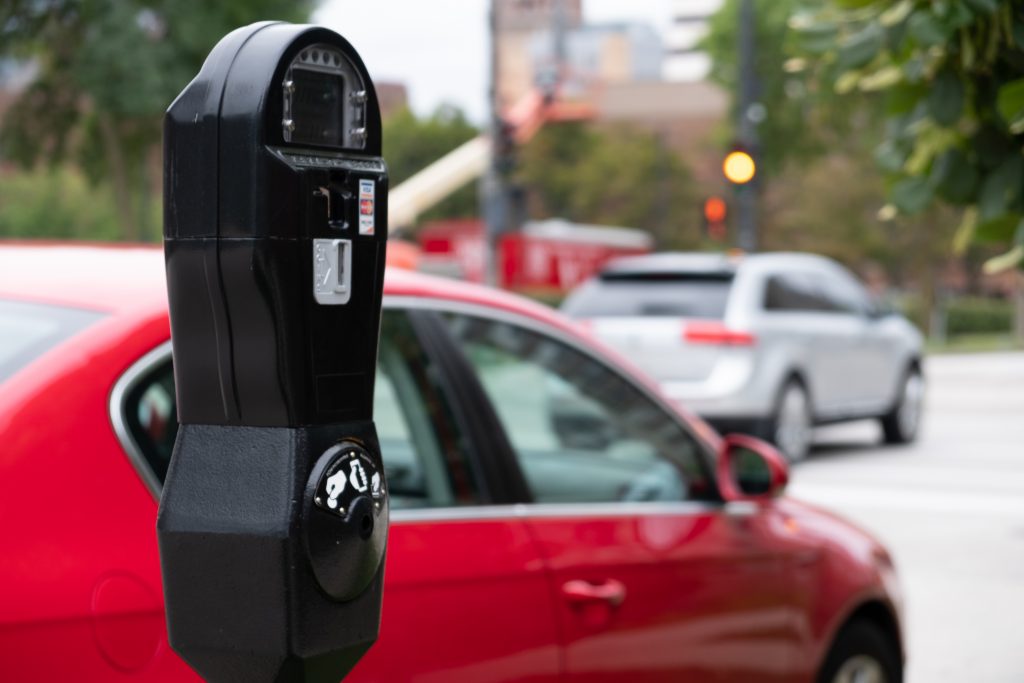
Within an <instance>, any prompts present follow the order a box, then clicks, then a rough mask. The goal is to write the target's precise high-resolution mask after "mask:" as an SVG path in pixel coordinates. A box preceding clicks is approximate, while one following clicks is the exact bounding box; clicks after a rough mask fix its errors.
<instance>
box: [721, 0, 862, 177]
mask: <svg viewBox="0 0 1024 683" xmlns="http://www.w3.org/2000/svg"><path fill="white" fill-rule="evenodd" d="M742 1H743V0H726V1H725V3H724V4H723V5H722V7H721V9H720V10H719V11H718V12H716V13H715V14H714V15H713V16H712V18H711V22H710V26H709V30H708V34H707V37H706V38H705V39H704V41H703V48H704V49H705V50H707V51H708V54H709V55H711V60H712V67H711V79H712V80H713V81H715V82H716V83H718V84H719V85H721V86H723V87H724V88H725V89H726V90H727V91H728V92H730V93H735V92H737V91H738V87H739V71H738V69H739V48H738V45H739V28H738V26H739V14H740V11H739V10H740V5H741V4H742ZM822 1H823V0H755V2H754V7H755V25H754V40H755V47H756V55H757V57H756V71H757V78H758V82H759V86H760V92H759V94H758V99H759V101H760V102H761V104H762V105H764V108H765V109H764V111H765V118H764V121H763V122H762V123H761V124H760V125H759V126H758V129H759V134H760V139H761V145H760V152H761V154H760V162H761V170H762V171H763V172H766V173H767V174H768V175H769V176H771V175H775V174H777V173H779V172H781V171H782V169H783V168H784V167H785V165H786V164H787V163H788V162H789V161H790V160H796V161H799V160H805V159H808V158H813V157H815V156H818V155H821V154H825V153H834V152H836V151H842V150H846V149H848V148H850V147H851V146H854V147H856V146H857V145H859V144H861V143H860V134H861V133H862V132H863V131H864V130H865V129H872V128H874V127H877V126H879V125H880V116H879V115H878V111H879V106H878V103H877V102H875V101H871V100H870V99H866V100H862V101H858V102H852V103H851V102H850V101H849V100H845V101H844V100H842V99H841V98H839V97H837V96H836V95H835V93H834V92H833V90H832V88H831V87H830V86H826V87H822V85H821V84H819V83H818V82H815V81H813V80H809V79H807V78H805V76H804V74H803V71H804V68H805V63H804V60H802V59H801V58H800V56H799V55H800V46H801V45H802V43H803V42H805V41H807V40H808V36H807V35H806V34H804V33H800V32H797V31H795V30H794V29H793V28H792V27H791V26H790V18H791V17H792V16H793V15H794V14H795V13H796V12H797V11H798V10H799V9H800V8H802V7H806V6H807V5H808V2H810V3H811V4H812V5H820V4H821V2H822ZM851 105H852V106H851ZM734 109H735V107H734ZM737 119H738V113H737V112H736V111H735V110H734V111H733V113H732V116H731V117H730V119H729V124H728V126H727V129H728V134H729V137H732V136H733V135H734V134H735V131H734V122H735V121H736V120H737ZM853 133H857V134H853ZM726 142H727V141H726V140H723V144H724V143H726Z"/></svg>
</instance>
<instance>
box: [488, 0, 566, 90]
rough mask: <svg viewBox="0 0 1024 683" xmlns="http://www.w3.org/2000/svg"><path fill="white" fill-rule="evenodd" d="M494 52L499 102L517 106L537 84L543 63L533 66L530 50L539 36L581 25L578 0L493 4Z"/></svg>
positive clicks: (518, 0) (501, 1)
mask: <svg viewBox="0 0 1024 683" xmlns="http://www.w3.org/2000/svg"><path fill="white" fill-rule="evenodd" d="M494 9H495V17H494V21H495V29H496V34H495V38H494V39H495V49H496V52H497V55H496V56H497V60H498V74H497V80H498V100H499V102H501V103H502V104H503V105H504V106H509V105H511V104H512V103H514V102H517V101H518V100H519V99H520V98H521V97H522V96H523V95H525V94H526V93H528V92H529V91H530V90H531V89H533V87H534V86H535V85H536V83H537V77H538V73H539V70H540V69H541V68H543V67H544V66H546V63H545V62H544V61H541V62H539V63H538V62H535V58H534V51H533V49H532V46H533V44H534V42H535V40H536V36H537V34H538V33H548V32H551V31H552V30H554V29H555V28H557V27H561V28H562V29H563V30H565V31H569V30H572V29H575V28H578V27H579V26H580V25H581V24H582V23H583V7H582V4H581V0H495V3H494Z"/></svg>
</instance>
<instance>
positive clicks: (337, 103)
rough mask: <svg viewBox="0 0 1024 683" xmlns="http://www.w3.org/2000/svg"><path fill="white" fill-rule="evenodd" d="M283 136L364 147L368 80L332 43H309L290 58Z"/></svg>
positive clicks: (288, 139)
mask: <svg viewBox="0 0 1024 683" xmlns="http://www.w3.org/2000/svg"><path fill="white" fill-rule="evenodd" d="M282 91H283V95H284V101H283V105H284V106H283V112H282V113H283V114H284V117H283V119H282V121H281V126H282V133H283V137H284V140H285V142H289V143H292V144H295V145H316V146H320V147H341V148H345V149H363V148H364V147H365V145H366V101H367V95H366V84H365V83H364V82H363V79H362V77H361V76H360V74H359V73H358V71H356V69H354V68H353V66H352V64H351V63H350V62H349V60H348V59H347V58H346V57H345V56H344V55H343V54H342V53H341V52H340V51H339V50H337V49H336V48H334V47H331V46H327V45H319V44H318V45H312V46H310V47H309V48H307V49H305V50H303V51H301V52H300V53H299V54H298V55H296V57H295V58H294V59H293V60H292V62H291V64H290V65H289V68H288V70H287V72H286V73H285V78H284V82H283V83H282Z"/></svg>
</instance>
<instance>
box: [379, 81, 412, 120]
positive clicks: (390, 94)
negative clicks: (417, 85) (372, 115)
mask: <svg viewBox="0 0 1024 683" xmlns="http://www.w3.org/2000/svg"><path fill="white" fill-rule="evenodd" d="M373 87H374V89H375V90H376V91H377V101H378V102H379V103H380V117H381V118H382V119H386V118H388V117H389V116H391V114H393V113H395V112H396V111H398V110H400V109H404V108H406V107H408V106H409V91H408V90H407V89H406V87H405V84H404V83H394V82H389V81H374V82H373Z"/></svg>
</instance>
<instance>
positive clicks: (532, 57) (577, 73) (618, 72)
mask: <svg viewBox="0 0 1024 683" xmlns="http://www.w3.org/2000/svg"><path fill="white" fill-rule="evenodd" d="M558 40H559V37H558V35H557V31H556V30H554V29H547V30H540V31H537V32H535V33H534V34H533V38H532V40H531V41H530V44H529V55H528V56H529V61H530V63H531V65H532V71H533V78H534V81H535V82H536V81H539V80H541V79H543V78H545V76H546V75H548V74H550V76H551V77H552V78H553V77H554V76H555V75H556V74H557V73H558V68H559V66H558ZM562 40H563V49H564V55H565V57H564V65H563V72H562V94H563V96H566V97H569V98H579V97H583V98H585V97H587V96H588V95H589V94H590V93H591V92H592V91H594V90H595V89H599V88H601V87H603V86H606V85H609V84H618V83H633V82H638V81H643V82H653V81H658V80H660V79H661V65H662V62H663V61H664V57H665V50H664V47H663V46H662V43H661V36H659V35H658V33H657V32H656V31H655V30H654V29H653V28H652V27H650V26H649V25H647V24H642V23H636V22H616V23H608V24H580V25H579V26H576V27H574V28H571V29H565V30H564V32H563V35H562Z"/></svg>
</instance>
